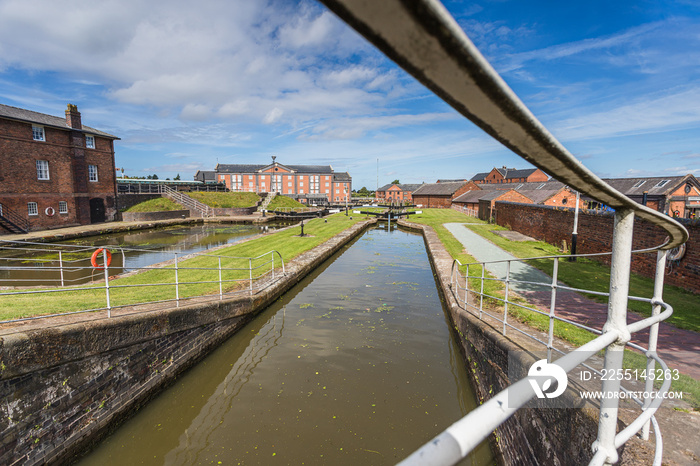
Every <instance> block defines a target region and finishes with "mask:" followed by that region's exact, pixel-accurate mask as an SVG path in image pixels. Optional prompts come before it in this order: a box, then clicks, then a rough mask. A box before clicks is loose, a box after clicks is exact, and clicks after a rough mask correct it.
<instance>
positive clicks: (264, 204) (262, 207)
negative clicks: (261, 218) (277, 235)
mask: <svg viewBox="0 0 700 466" xmlns="http://www.w3.org/2000/svg"><path fill="white" fill-rule="evenodd" d="M276 195H277V193H267V196H266V197H265V199H263V201H262V202H261V203H260V205H259V206H258V212H262V211H263V210H265V209H267V206H268V205H269V204H270V202H272V200H273V199H274V198H275V196H276Z"/></svg>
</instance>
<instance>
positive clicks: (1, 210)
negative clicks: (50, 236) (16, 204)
mask: <svg viewBox="0 0 700 466" xmlns="http://www.w3.org/2000/svg"><path fill="white" fill-rule="evenodd" d="M0 219H4V220H5V221H6V222H8V223H9V224H10V225H12V226H13V227H15V228H17V229H18V230H21V231H22V233H26V232H28V231H29V220H27V219H26V218H24V217H22V216H21V215H19V214H18V213H16V212H15V211H14V210H12V209H10V208H9V207H7V206H6V205H5V204H3V203H2V202H0Z"/></svg>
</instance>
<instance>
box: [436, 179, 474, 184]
mask: <svg viewBox="0 0 700 466" xmlns="http://www.w3.org/2000/svg"><path fill="white" fill-rule="evenodd" d="M458 181H461V182H464V181H467V180H466V179H464V178H457V179H455V180H437V182H438V183H456V182H458Z"/></svg>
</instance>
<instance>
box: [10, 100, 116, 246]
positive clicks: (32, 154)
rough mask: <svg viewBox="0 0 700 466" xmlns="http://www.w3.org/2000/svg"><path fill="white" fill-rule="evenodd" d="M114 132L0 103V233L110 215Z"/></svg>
mask: <svg viewBox="0 0 700 466" xmlns="http://www.w3.org/2000/svg"><path fill="white" fill-rule="evenodd" d="M116 139H119V138H118V137H116V136H113V135H111V134H108V133H105V132H103V131H100V130H97V129H94V128H91V127H89V126H84V125H83V124H82V121H81V116H80V112H79V111H78V108H77V107H76V106H75V105H71V104H68V108H67V109H66V112H65V117H55V116H52V115H46V114H43V113H38V112H33V111H31V110H25V109H21V108H16V107H11V106H8V105H2V104H0V234H2V233H8V232H9V233H20V232H24V231H29V230H43V229H48V228H58V227H64V226H71V225H86V224H89V223H97V222H103V221H108V220H114V218H115V215H116V214H117V206H116V189H117V188H116V173H115V163H114V141H115V140H116Z"/></svg>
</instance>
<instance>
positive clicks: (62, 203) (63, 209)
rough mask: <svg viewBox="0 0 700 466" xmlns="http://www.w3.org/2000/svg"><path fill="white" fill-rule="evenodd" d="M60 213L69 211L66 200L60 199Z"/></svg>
mask: <svg viewBox="0 0 700 466" xmlns="http://www.w3.org/2000/svg"><path fill="white" fill-rule="evenodd" d="M58 213H59V214H67V213H68V203H67V202H66V201H58Z"/></svg>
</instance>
